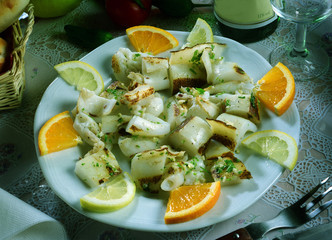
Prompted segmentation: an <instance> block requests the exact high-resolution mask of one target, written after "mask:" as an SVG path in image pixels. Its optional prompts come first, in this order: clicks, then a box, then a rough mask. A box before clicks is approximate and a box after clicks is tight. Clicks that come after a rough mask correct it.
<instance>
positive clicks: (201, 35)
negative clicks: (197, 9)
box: [185, 18, 213, 47]
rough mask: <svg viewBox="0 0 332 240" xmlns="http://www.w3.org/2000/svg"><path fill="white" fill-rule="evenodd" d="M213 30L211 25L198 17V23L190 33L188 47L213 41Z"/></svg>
mask: <svg viewBox="0 0 332 240" xmlns="http://www.w3.org/2000/svg"><path fill="white" fill-rule="evenodd" d="M212 42H213V32H212V29H211V27H210V25H209V24H208V23H207V22H206V21H205V20H204V19H201V18H197V20H196V23H195V25H194V27H193V29H192V30H191V32H190V33H189V35H188V38H187V43H186V45H185V46H186V47H192V46H195V45H197V44H201V43H212Z"/></svg>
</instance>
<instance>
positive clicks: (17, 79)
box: [0, 4, 34, 110]
mask: <svg viewBox="0 0 332 240" xmlns="http://www.w3.org/2000/svg"><path fill="white" fill-rule="evenodd" d="M27 13H28V15H29V16H28V25H27V28H26V31H25V34H24V36H23V35H22V31H21V27H20V23H19V21H18V20H17V21H16V22H15V23H14V24H12V26H11V27H12V34H13V36H12V39H13V51H12V53H11V60H12V63H11V66H10V69H9V70H7V71H6V72H4V73H2V74H0V110H4V109H11V108H16V107H19V106H20V104H21V101H22V95H23V90H24V87H25V69H24V54H25V47H26V43H27V41H28V39H29V36H30V34H31V32H32V27H33V24H34V16H33V5H32V4H29V5H28V7H27Z"/></svg>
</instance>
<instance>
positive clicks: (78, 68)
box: [54, 61, 104, 94]
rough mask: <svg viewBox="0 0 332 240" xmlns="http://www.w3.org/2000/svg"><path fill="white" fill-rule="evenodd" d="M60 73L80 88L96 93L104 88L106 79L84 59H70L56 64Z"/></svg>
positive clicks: (55, 67)
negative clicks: (83, 60)
mask: <svg viewBox="0 0 332 240" xmlns="http://www.w3.org/2000/svg"><path fill="white" fill-rule="evenodd" d="M54 69H55V70H56V71H57V72H58V73H59V75H60V76H61V77H62V78H63V79H64V80H65V81H66V82H67V83H68V84H70V85H73V86H76V88H77V89H78V90H82V89H83V88H86V89H89V90H91V91H94V92H95V93H96V94H99V93H101V92H102V91H103V90H104V81H103V79H102V77H101V75H100V74H99V73H98V71H97V70H96V69H95V68H94V67H92V66H91V65H89V64H87V63H85V62H82V61H69V62H64V63H60V64H58V65H55V66H54Z"/></svg>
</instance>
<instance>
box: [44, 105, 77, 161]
mask: <svg viewBox="0 0 332 240" xmlns="http://www.w3.org/2000/svg"><path fill="white" fill-rule="evenodd" d="M79 143H82V139H81V137H80V136H79V135H78V133H77V132H76V131H75V129H74V127H73V119H72V118H71V116H70V113H69V111H65V112H62V113H59V114H57V115H55V116H54V117H52V118H51V119H49V120H48V121H47V122H46V123H45V124H44V125H43V127H42V128H41V129H40V131H39V135H38V147H39V151H40V155H45V154H48V153H52V152H57V151H61V150H64V149H67V148H71V147H75V146H77V144H79Z"/></svg>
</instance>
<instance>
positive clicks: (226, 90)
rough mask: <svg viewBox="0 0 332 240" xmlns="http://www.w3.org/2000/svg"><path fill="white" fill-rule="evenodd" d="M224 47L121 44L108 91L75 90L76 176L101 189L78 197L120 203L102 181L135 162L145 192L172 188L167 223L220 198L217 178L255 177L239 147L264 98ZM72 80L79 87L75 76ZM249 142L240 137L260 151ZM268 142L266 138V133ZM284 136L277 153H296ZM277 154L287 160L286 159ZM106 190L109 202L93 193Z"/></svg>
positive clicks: (88, 205)
mask: <svg viewBox="0 0 332 240" xmlns="http://www.w3.org/2000/svg"><path fill="white" fill-rule="evenodd" d="M139 27H142V26H139ZM128 37H129V38H130V35H128ZM145 41H146V40H145ZM227 47H228V46H227V45H226V44H223V43H201V44H197V45H195V46H192V47H187V46H185V45H184V46H183V48H182V49H181V50H178V51H171V52H170V54H169V55H168V56H166V54H164V57H160V56H153V55H151V54H148V53H142V52H140V51H139V50H141V49H139V50H137V52H133V51H131V50H130V49H128V48H119V49H118V51H117V52H115V53H114V55H113V56H110V57H111V59H112V61H111V65H112V70H113V73H114V77H115V79H113V81H112V83H111V84H110V85H109V86H108V87H106V89H104V86H103V84H102V89H100V90H99V91H95V90H93V89H87V88H85V87H84V85H81V86H80V88H79V87H78V89H80V95H79V97H78V99H77V103H76V106H75V107H74V109H73V110H72V115H73V117H74V122H73V129H75V130H76V131H77V133H78V134H79V135H80V137H81V138H82V139H83V141H84V142H86V143H87V144H88V145H90V146H91V150H90V151H89V152H88V153H87V154H86V155H84V157H82V158H81V159H79V160H78V161H77V162H76V166H75V173H76V175H77V176H78V178H80V179H81V180H82V182H84V183H86V184H87V186H88V187H90V188H97V190H95V191H94V192H92V193H90V194H88V195H86V196H84V197H83V198H82V199H81V205H82V207H83V208H84V209H88V210H90V211H97V212H99V211H111V210H114V209H116V208H108V209H107V208H105V205H107V204H108V203H105V202H109V201H111V202H112V201H113V200H112V199H110V198H112V197H113V196H112V194H111V192H109V191H108V190H106V189H107V187H106V186H108V184H109V183H110V182H112V181H113V180H114V179H118V178H119V176H122V177H123V176H126V175H128V176H129V174H128V173H125V174H124V173H123V171H124V170H123V169H122V168H121V165H122V163H123V164H126V165H128V164H129V165H130V175H131V176H132V180H131V181H132V184H134V186H135V187H137V188H138V189H139V190H140V191H143V192H148V193H153V194H157V193H160V192H170V198H169V203H168V206H167V211H166V214H165V223H177V222H183V221H187V220H190V219H194V218H196V217H198V216H200V215H202V214H204V213H205V212H207V211H208V210H209V209H211V208H212V207H213V205H214V204H215V202H216V201H217V199H218V198H219V194H220V186H221V185H222V186H224V185H234V184H239V183H241V182H242V181H248V180H249V179H251V178H253V177H254V176H252V174H251V172H250V169H247V167H246V166H245V162H244V161H241V160H240V159H238V157H237V156H236V153H237V151H238V147H239V145H240V143H241V141H242V140H243V139H244V138H245V137H246V136H247V135H248V134H252V133H255V132H257V127H259V125H260V124H261V121H262V120H261V116H260V115H261V112H260V108H261V105H260V101H259V98H258V97H257V96H256V92H257V91H254V90H253V89H254V87H255V84H254V83H253V79H252V78H251V77H250V76H249V75H248V74H247V73H246V72H245V70H244V68H242V67H241V66H239V65H238V64H237V63H234V62H230V61H228V59H226V58H224V52H225V50H226V49H227ZM67 63H68V62H67ZM69 63H71V62H69ZM75 64H77V63H76V62H75ZM79 64H83V68H88V67H86V65H85V64H84V63H81V62H79ZM60 65H61V64H60ZM71 68H72V67H70V64H69V67H68V68H64V71H62V72H66V70H67V72H66V74H69V75H66V74H64V77H63V78H64V79H65V78H69V77H70V73H71V72H74V73H75V78H77V76H79V71H75V70H71ZM74 69H75V68H74ZM78 69H80V68H78ZM88 69H90V68H88ZM76 70H77V69H76ZM91 71H92V70H91ZM95 71H96V70H95ZM59 72H60V74H61V71H59ZM93 72H94V71H93ZM95 74H96V75H97V76H98V74H97V73H95ZM181 74H182V75H181ZM99 80H100V81H102V79H101V78H100V79H99ZM71 81H72V82H73V83H74V85H77V80H71ZM79 82H80V81H79ZM250 136H255V134H252V135H250ZM279 138H280V139H282V140H283V141H286V140H287V138H286V140H285V139H284V138H282V137H279ZM247 139H249V140H246V141H244V142H243V143H244V144H246V145H248V146H249V147H252V146H254V148H255V149H258V148H257V147H256V145H252V143H248V141H249V142H250V139H251V138H250V137H249V138H247ZM263 139H265V140H266V141H265V142H269V141H268V140H269V139H270V138H268V137H265V138H263ZM283 141H280V142H283ZM258 142H259V143H261V140H259V141H258ZM277 142H278V141H277ZM280 142H278V144H276V146H277V150H275V151H279V150H280V149H282V151H284V150H285V149H286V150H289V151H290V152H291V151H293V152H292V153H289V155H292V154H293V155H292V157H293V158H296V156H297V155H296V154H297V148H296V149H295V148H294V147H292V146H290V148H288V146H287V147H286V148H285V146H284V144H279V143H280ZM286 142H287V141H286ZM247 143H248V144H247ZM295 145H296V143H295ZM259 146H260V145H259ZM113 149H114V150H115V151H117V152H116V153H117V154H113ZM295 150H296V154H295V153H294V151H295ZM119 151H120V152H119ZM261 151H262V150H261ZM262 152H263V154H265V151H262ZM294 154H295V155H296V156H295V155H294ZM272 155H273V156H274V154H272ZM126 161H127V162H126ZM277 161H281V162H283V163H282V164H284V166H286V167H289V166H290V165H289V162H288V160H285V159H284V158H282V159H281V160H280V159H278V160H277ZM292 164H293V162H292ZM292 167H294V166H293V165H292ZM123 178H124V177H123ZM129 182H130V181H129ZM127 183H128V181H127ZM129 185H130V184H129ZM129 185H127V188H128V186H129ZM105 188H106V189H105ZM99 192H100V194H101V195H98V194H99ZM107 192H108V193H110V194H109V195H107V196H106V197H105V195H104V194H105V193H107ZM97 193H98V194H97ZM178 193H182V194H185V195H187V194H194V195H193V198H192V200H191V203H190V204H191V205H186V204H183V205H182V204H180V202H179V199H178ZM115 194H116V193H115ZM198 195H200V197H198ZM96 196H100V197H96ZM101 196H102V197H101ZM104 197H105V201H104V202H100V201H99V200H100V199H99V200H96V199H95V198H104ZM106 198H107V199H106ZM84 199H85V200H84ZM126 199H129V197H128V198H126ZM95 202H98V204H97V205H96V204H95ZM104 203H105V204H104ZM98 205H100V206H103V207H101V208H100V207H99V206H98ZM180 205H181V206H180ZM118 206H120V205H118ZM121 206H124V205H121ZM181 207H183V208H181Z"/></svg>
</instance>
